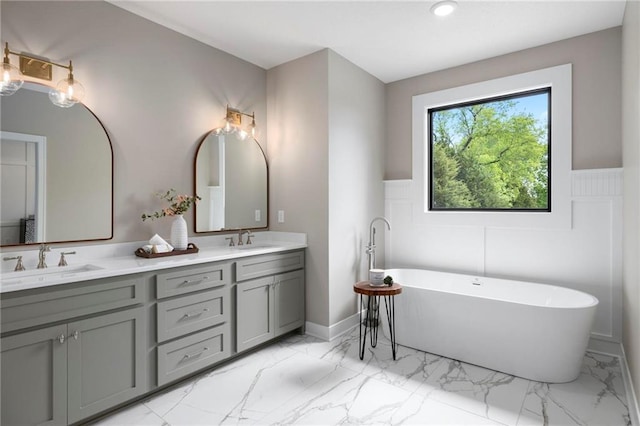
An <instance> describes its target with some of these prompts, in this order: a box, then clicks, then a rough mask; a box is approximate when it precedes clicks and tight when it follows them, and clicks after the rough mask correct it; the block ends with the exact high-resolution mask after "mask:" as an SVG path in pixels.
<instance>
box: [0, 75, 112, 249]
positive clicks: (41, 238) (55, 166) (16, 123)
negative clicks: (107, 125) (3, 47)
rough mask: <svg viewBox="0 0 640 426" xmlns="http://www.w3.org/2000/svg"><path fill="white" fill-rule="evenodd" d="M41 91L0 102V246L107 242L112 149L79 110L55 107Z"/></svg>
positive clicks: (32, 86) (96, 123) (29, 89)
mask: <svg viewBox="0 0 640 426" xmlns="http://www.w3.org/2000/svg"><path fill="white" fill-rule="evenodd" d="M48 91H49V87H47V86H43V85H40V84H36V83H26V82H25V84H24V85H23V86H22V88H21V89H20V90H18V91H17V92H16V93H14V94H13V95H11V96H3V97H1V98H0V99H1V103H2V104H1V108H2V109H1V111H2V116H1V121H0V130H1V141H0V163H1V164H0V168H1V179H2V181H1V185H2V188H0V191H1V192H0V197H1V199H0V202H1V204H2V205H1V210H0V240H1V243H2V245H3V246H6V245H21V244H36V243H44V242H46V243H59V242H70V241H74V242H75V241H89V240H106V239H110V238H112V237H113V150H112V146H111V141H110V140H109V136H108V135H107V132H106V131H105V129H104V127H103V126H102V123H101V122H100V120H98V118H97V117H96V116H95V115H94V114H93V113H92V112H91V111H90V110H89V109H88V108H87V107H86V106H84V105H82V104H76V105H74V106H73V107H71V108H60V107H57V106H55V105H53V104H52V103H51V101H50V100H49V96H48Z"/></svg>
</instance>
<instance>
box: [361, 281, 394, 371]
mask: <svg viewBox="0 0 640 426" xmlns="http://www.w3.org/2000/svg"><path fill="white" fill-rule="evenodd" d="M353 291H355V292H356V293H357V294H359V295H360V338H359V346H360V354H359V355H360V359H363V358H364V348H365V346H366V345H367V328H369V327H371V331H370V333H369V337H370V340H371V347H372V348H375V347H376V345H377V344H378V324H379V322H380V297H382V298H383V299H384V306H385V308H386V310H387V321H388V323H389V334H390V335H391V336H390V337H391V354H392V355H393V359H394V360H395V359H396V346H397V345H396V309H395V304H394V296H395V295H397V294H400V293H402V286H401V285H400V284H398V283H394V284H392V285H390V286H387V285H385V286H381V287H378V286H375V287H374V286H372V285H371V283H370V282H369V281H360V282H359V283H356V284H354V285H353ZM365 296H367V313H366V314H365V317H364V318H363V315H362V306H364V301H363V300H364V297H365ZM363 327H364V338H363V335H362V328H363Z"/></svg>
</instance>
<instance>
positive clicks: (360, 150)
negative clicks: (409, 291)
mask: <svg viewBox="0 0 640 426" xmlns="http://www.w3.org/2000/svg"><path fill="white" fill-rule="evenodd" d="M384 92H385V91H384V84H383V83H382V82H381V81H380V80H378V79H377V78H375V77H373V76H372V75H370V74H368V73H367V72H365V71H363V70H362V69H360V68H358V67H356V66H355V65H354V64H352V63H351V62H349V61H347V60H346V59H345V58H343V57H342V56H340V55H338V54H337V53H335V52H333V51H330V52H329V270H328V275H329V286H330V289H329V301H330V313H329V324H330V325H335V324H337V323H339V322H340V321H342V320H345V319H347V318H348V317H349V316H351V315H353V314H354V313H356V303H355V302H356V298H355V297H354V294H353V284H354V283H355V282H358V281H362V280H366V279H368V271H369V268H368V264H367V255H366V254H365V250H364V247H365V245H366V244H367V243H368V240H369V222H370V221H371V219H373V218H374V217H376V216H382V215H383V214H384V197H383V193H384V190H383V187H382V178H383V173H384V129H385V121H384V120H385V108H384V101H385V93H384ZM380 225H381V224H378V231H379V233H378V234H377V239H376V245H377V247H378V248H377V250H378V256H379V259H380V262H379V263H378V265H377V266H379V267H382V266H383V264H384V262H383V261H384V250H383V248H384V231H383V229H384V228H383V227H382V226H380Z"/></svg>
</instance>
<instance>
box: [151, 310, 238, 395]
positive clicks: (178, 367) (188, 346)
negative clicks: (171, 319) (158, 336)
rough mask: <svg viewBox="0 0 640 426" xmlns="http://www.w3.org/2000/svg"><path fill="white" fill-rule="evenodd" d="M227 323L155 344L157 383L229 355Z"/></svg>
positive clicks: (211, 363)
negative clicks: (156, 348)
mask: <svg viewBox="0 0 640 426" xmlns="http://www.w3.org/2000/svg"><path fill="white" fill-rule="evenodd" d="M229 334H230V327H229V323H228V322H227V323H224V324H221V325H218V326H216V327H213V328H210V329H208V330H205V331H201V332H200V333H196V334H193V335H191V336H187V337H183V338H181V339H178V340H176V341H174V342H169V343H165V344H162V345H160V346H158V386H161V385H164V384H165V383H169V382H171V381H173V380H176V379H179V378H181V377H184V376H186V375H188V374H190V373H193V372H196V371H198V370H200V369H202V368H206V367H208V366H210V365H213V364H215V363H217V362H220V361H222V360H224V359H226V358H228V357H229V356H230V355H231V350H230V347H231V344H230V336H229Z"/></svg>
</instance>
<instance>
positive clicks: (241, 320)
mask: <svg viewBox="0 0 640 426" xmlns="http://www.w3.org/2000/svg"><path fill="white" fill-rule="evenodd" d="M303 268H304V252H303V251H295V252H288V253H283V254H274V255H265V256H255V257H251V258H246V259H242V260H238V261H237V262H236V281H242V280H246V281H242V282H238V283H237V284H236V350H237V351H238V352H242V351H244V350H247V349H250V348H252V347H254V346H256V345H259V344H260V343H264V342H266V341H268V340H271V339H272V338H274V337H277V336H280V335H282V334H284V333H286V332H289V331H292V330H295V329H296V328H299V327H302V326H303V325H304V269H303ZM285 271H290V272H285ZM274 272H276V274H273V273H274ZM277 272H284V273H277ZM271 274H273V275H271ZM248 278H252V279H248Z"/></svg>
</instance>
